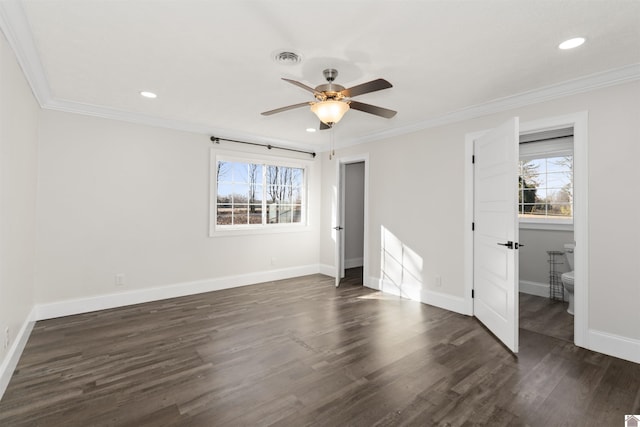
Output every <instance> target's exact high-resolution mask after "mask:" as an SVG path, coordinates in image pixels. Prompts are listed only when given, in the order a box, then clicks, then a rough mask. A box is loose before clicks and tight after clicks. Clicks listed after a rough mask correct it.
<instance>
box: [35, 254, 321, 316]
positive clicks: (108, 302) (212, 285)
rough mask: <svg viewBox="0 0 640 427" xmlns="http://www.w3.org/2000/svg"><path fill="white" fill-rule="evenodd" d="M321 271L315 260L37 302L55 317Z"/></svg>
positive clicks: (41, 312) (44, 313)
mask: <svg viewBox="0 0 640 427" xmlns="http://www.w3.org/2000/svg"><path fill="white" fill-rule="evenodd" d="M319 272H320V268H319V266H318V265H317V264H314V265H306V266H300V267H292V268H283V269H279V270H267V271H260V272H257V273H249V274H240V275H237V276H227V277H220V278H215V279H207V280H198V281H194V282H185V283H178V284H174V285H168V286H158V287H155V288H146V289H138V290H133V291H128V292H121V293H117V294H107V295H98V296H93V297H86V298H77V299H73V300H66V301H59V302H52V303H47V304H40V305H38V306H36V320H44V319H52V318H55V317H62V316H70V315H73V314H80V313H88V312H91V311H96V310H105V309H109V308H115V307H123V306H126V305H132V304H140V303H145V302H150V301H157V300H162V299H167V298H176V297H182V296H186V295H194V294H200V293H204V292H211V291H219V290H222V289H228V288H236V287H239V286H246V285H252V284H256V283H263V282H269V281H273V280H282V279H289V278H292V277H299V276H306V275H309V274H316V273H319Z"/></svg>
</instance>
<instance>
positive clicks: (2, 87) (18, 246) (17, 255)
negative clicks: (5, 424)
mask: <svg viewBox="0 0 640 427" xmlns="http://www.w3.org/2000/svg"><path fill="white" fill-rule="evenodd" d="M38 110H39V107H38V104H37V103H36V102H35V99H34V97H33V95H32V93H31V89H30V87H29V85H28V84H27V82H26V81H25V79H24V76H23V74H22V71H21V69H20V67H19V66H18V63H17V61H16V59H15V57H14V55H13V51H12V50H11V48H10V47H9V46H8V44H7V41H6V40H5V38H4V36H3V35H2V33H0V396H1V395H2V393H3V391H4V387H5V386H6V383H7V382H8V378H9V377H10V375H11V372H12V371H13V366H14V364H15V362H17V355H19V353H20V349H18V350H16V347H15V346H16V345H18V340H19V339H20V337H19V333H20V332H21V331H22V332H23V335H24V329H25V328H26V325H27V323H29V320H30V313H31V311H32V309H33V306H34V297H33V275H34V259H35V255H34V253H35V252H34V251H35V249H34V247H35V209H36V188H37V179H36V176H37V175H36V171H37V142H38ZM7 327H8V328H9V348H4V339H5V328H7ZM23 344H24V343H23ZM12 356H13V357H15V360H10V359H11V358H12Z"/></svg>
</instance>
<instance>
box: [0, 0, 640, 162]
mask: <svg viewBox="0 0 640 427" xmlns="http://www.w3.org/2000/svg"><path fill="white" fill-rule="evenodd" d="M0 26H1V28H2V30H3V32H4V34H5V36H6V38H7V39H8V41H9V43H10V44H11V45H12V47H13V48H14V50H15V51H16V53H17V56H18V59H19V61H20V63H21V66H22V67H23V69H24V70H25V74H26V75H27V78H28V80H29V82H30V84H31V85H32V87H33V89H34V93H35V94H36V97H37V98H38V101H39V102H40V104H41V105H42V106H43V107H44V108H51V109H58V110H63V111H73V112H79V113H83V114H90V115H96V116H102V117H110V118H116V119H122V120H128V121H133V122H140V123H146V124H151V125H157V126H164V127H168V128H174V129H181V130H187V131H193V132H198V133H203V134H206V135H216V136H219V137H226V138H234V139H243V140H248V141H253V142H262V143H272V144H275V143H278V144H281V145H285V146H290V147H296V148H305V149H310V150H314V151H322V150H323V149H326V147H327V146H328V143H329V132H331V131H318V132H315V133H309V132H307V131H306V129H307V128H310V127H312V128H317V127H318V120H317V118H316V117H315V116H314V114H313V113H312V112H311V111H310V110H309V109H308V108H306V107H305V108H299V109H295V110H290V111H286V112H282V113H279V114H276V115H272V116H266V117H265V116H262V115H261V114H260V113H261V112H263V111H266V110H271V109H275V108H278V107H283V106H287V105H290V104H296V103H300V102H305V101H312V100H313V96H312V94H311V93H309V92H307V91H305V90H303V89H301V88H299V87H296V86H294V85H292V84H289V83H287V82H285V81H283V80H281V78H282V77H285V78H289V79H293V80H297V81H299V82H302V83H304V84H305V85H307V86H311V87H315V86H317V85H319V84H322V83H325V81H324V77H323V75H322V70H323V69H325V68H335V69H337V70H338V72H339V75H338V77H337V79H336V81H335V82H336V83H338V84H341V85H343V86H345V87H350V86H353V85H356V84H360V83H364V82H367V81H370V80H373V79H377V78H384V79H387V80H388V81H389V82H391V83H392V84H393V87H392V88H390V89H385V90H381V91H378V92H374V93H369V94H364V95H361V96H358V97H357V99H356V100H358V101H361V102H365V103H369V104H374V105H378V106H381V107H385V108H389V109H393V110H397V111H398V114H397V115H396V116H395V117H394V118H392V119H384V118H380V117H377V116H373V115H370V114H366V113H363V112H361V111H355V110H351V111H348V112H347V114H346V115H345V117H344V118H343V119H342V121H341V122H339V123H338V124H337V125H336V126H335V128H334V130H333V132H335V141H336V145H337V146H338V147H340V146H345V145H351V144H355V143H358V142H364V141H371V140H375V139H379V138H383V137H387V136H392V135H399V134H402V133H406V132H410V131H414V130H418V129H422V128H427V127H430V126H435V125H438V124H443V123H447V122H453V121H455V120H460V119H467V118H470V117H475V116H479V115H482V114H486V113H489V112H494V111H499V110H501V109H502V110H504V109H507V108H512V107H515V106H518V105H525V104H528V103H532V102H537V101H541V100H544V99H550V98H553V97H557V96H562V95H566V94H570V93H576V92H580V91H584V90H589V89H592V88H595V87H601V86H606V85H609V84H615V83H619V82H624V81H631V80H636V79H640V1H637V0H635V1H624V0H606V1H597V0H580V1H565V0H547V1H539V0H509V1H505V0H476V1H456V0H446V1H438V0H433V1H403V0H395V1H376V0H367V1H364V0H359V1H354V0H341V1H333V0H323V1H312V0H295V1H293V0H289V1H284V0H270V1H267V0H263V1H244V0H219V1H213V0H211V1H204V0H200V1H196V0H22V1H20V0H0ZM576 36H582V37H585V38H586V40H587V41H586V43H585V44H584V45H582V46H581V47H578V48H576V49H573V50H568V51H564V50H560V49H558V44H559V43H560V42H561V41H563V40H566V39H568V38H572V37H576ZM281 51H292V52H296V53H298V54H299V55H300V56H301V57H302V61H301V62H300V63H298V64H287V63H284V64H283V63H278V62H276V61H275V60H274V55H275V54H276V53H278V52H281ZM140 91H152V92H155V93H157V95H158V97H157V98H156V99H153V100H152V99H146V98H143V97H141V96H140V95H139V93H140Z"/></svg>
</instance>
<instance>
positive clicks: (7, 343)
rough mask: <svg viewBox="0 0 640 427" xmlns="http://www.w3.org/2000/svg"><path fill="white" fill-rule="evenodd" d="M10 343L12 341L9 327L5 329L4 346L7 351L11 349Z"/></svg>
mask: <svg viewBox="0 0 640 427" xmlns="http://www.w3.org/2000/svg"><path fill="white" fill-rule="evenodd" d="M10 342H11V339H10V338H9V327H8V326H7V327H6V328H4V340H3V344H2V346H3V348H4V349H5V350H6V349H8V348H9V344H10Z"/></svg>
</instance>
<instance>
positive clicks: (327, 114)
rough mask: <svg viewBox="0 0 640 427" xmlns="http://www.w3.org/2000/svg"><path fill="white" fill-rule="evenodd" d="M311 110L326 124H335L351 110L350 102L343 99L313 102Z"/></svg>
mask: <svg viewBox="0 0 640 427" xmlns="http://www.w3.org/2000/svg"><path fill="white" fill-rule="evenodd" d="M311 111H313V113H314V114H315V115H316V116H318V118H319V119H320V121H321V122H322V123H324V124H326V125H329V126H331V125H334V124H336V123H338V122H339V121H340V119H342V116H344V114H345V113H346V112H347V111H349V104H347V103H346V102H343V101H335V100H327V101H320V102H314V103H313V104H311Z"/></svg>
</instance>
